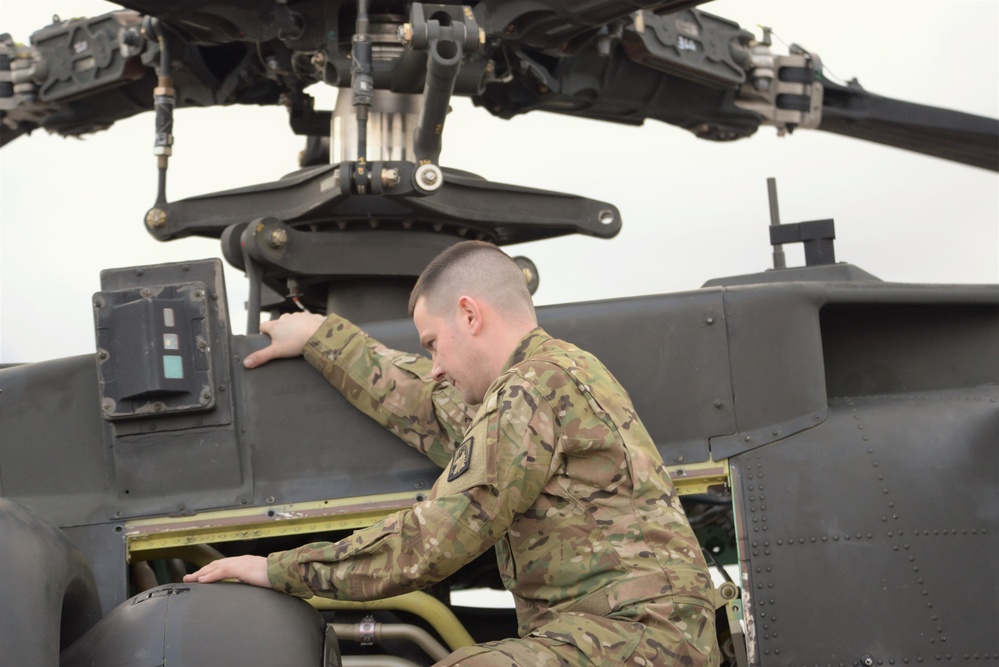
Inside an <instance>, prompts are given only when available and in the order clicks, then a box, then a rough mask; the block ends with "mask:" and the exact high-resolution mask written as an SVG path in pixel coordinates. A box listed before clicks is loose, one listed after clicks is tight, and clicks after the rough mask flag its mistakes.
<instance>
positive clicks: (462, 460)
mask: <svg viewBox="0 0 999 667" xmlns="http://www.w3.org/2000/svg"><path fill="white" fill-rule="evenodd" d="M474 442H475V436H469V438H468V440H466V441H465V442H463V443H461V445H460V446H459V447H458V449H456V450H454V454H453V455H452V456H451V467H450V468H449V469H448V473H447V481H449V482H453V481H454V480H456V479H457V478H459V477H461V476H462V475H463V474H465V472H466V471H467V470H468V466H469V464H470V463H471V462H472V444H473V443H474Z"/></svg>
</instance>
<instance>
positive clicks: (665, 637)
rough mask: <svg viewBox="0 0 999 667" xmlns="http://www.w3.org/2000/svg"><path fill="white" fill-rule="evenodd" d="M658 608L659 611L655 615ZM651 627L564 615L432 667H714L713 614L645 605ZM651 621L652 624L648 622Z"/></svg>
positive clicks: (458, 653) (689, 608)
mask: <svg viewBox="0 0 999 667" xmlns="http://www.w3.org/2000/svg"><path fill="white" fill-rule="evenodd" d="M656 607H661V609H656ZM646 611H648V612H650V615H651V616H660V614H659V613H657V612H660V611H662V612H666V613H667V616H666V617H665V618H662V619H661V621H664V622H659V621H660V619H656V622H654V623H653V624H648V625H647V624H645V623H635V622H631V621H626V620H618V619H613V618H607V617H603V616H593V615H591V614H580V613H567V614H564V615H563V616H562V617H561V618H559V619H558V620H556V621H553V622H552V623H549V624H547V625H545V626H542V627H541V628H539V629H538V630H536V631H534V632H532V633H531V634H529V635H528V636H526V637H523V638H521V639H503V640H500V641H494V642H487V643H484V644H476V645H474V646H468V647H465V648H462V649H459V650H457V651H455V652H454V653H452V654H451V655H450V656H448V657H447V658H445V659H444V660H441V661H440V662H438V663H436V664H435V665H434V667H591V666H592V667H606V666H608V665H610V666H613V667H624V666H625V665H627V666H628V667H631V666H636V667H674V666H675V667H681V666H682V667H716V666H717V665H718V663H719V661H720V654H719V652H718V644H717V639H716V636H715V623H714V611H713V610H709V609H707V608H706V607H702V606H700V605H682V604H670V605H661V606H660V605H649V606H647V607H646ZM650 620H651V619H650Z"/></svg>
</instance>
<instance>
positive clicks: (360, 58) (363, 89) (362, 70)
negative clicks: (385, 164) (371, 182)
mask: <svg viewBox="0 0 999 667" xmlns="http://www.w3.org/2000/svg"><path fill="white" fill-rule="evenodd" d="M351 41H352V44H351V60H352V61H353V62H352V63H351V72H350V73H351V78H350V87H351V90H352V92H353V103H354V106H355V107H357V164H358V167H359V169H363V168H364V164H365V162H366V161H367V159H368V156H367V152H368V109H369V108H370V107H371V99H372V95H373V93H374V87H375V85H374V78H373V77H372V71H373V70H372V65H371V35H369V34H368V0H358V2H357V23H356V25H355V29H354V36H353V38H352V40H351ZM359 180H360V181H362V182H363V181H365V180H366V178H360V179H359ZM359 185H360V184H359ZM362 187H363V186H362Z"/></svg>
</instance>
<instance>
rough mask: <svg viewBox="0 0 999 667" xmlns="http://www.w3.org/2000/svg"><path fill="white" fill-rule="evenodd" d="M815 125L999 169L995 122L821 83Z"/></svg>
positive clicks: (998, 137)
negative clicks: (819, 111) (818, 119)
mask: <svg viewBox="0 0 999 667" xmlns="http://www.w3.org/2000/svg"><path fill="white" fill-rule="evenodd" d="M822 85H823V88H824V98H823V103H822V122H821V124H820V125H819V127H818V129H820V130H825V131H827V132H834V133H836V134H842V135H846V136H848V137H854V138H856V139H863V140H865V141H873V142H875V143H879V144H885V145H887V146H895V147H896V148H902V149H905V150H909V151H914V152H916V153H923V154H926V155H933V156H935V157H939V158H943V159H945V160H951V161H954V162H961V163H963V164H967V165H971V166H973V167H980V168H982V169H991V170H992V171H999V120H997V119H995V118H985V117H983V116H975V115H972V114H968V113H963V112H960V111H952V110H950V109H940V108H937V107H929V106H924V105H922V104H914V103H912V102H903V101H901V100H895V99H891V98H889V97H881V96H879V95H874V94H872V93H869V92H867V91H866V90H864V89H863V88H860V87H859V86H857V85H848V86H841V85H838V84H835V83H832V82H830V81H823V84H822Z"/></svg>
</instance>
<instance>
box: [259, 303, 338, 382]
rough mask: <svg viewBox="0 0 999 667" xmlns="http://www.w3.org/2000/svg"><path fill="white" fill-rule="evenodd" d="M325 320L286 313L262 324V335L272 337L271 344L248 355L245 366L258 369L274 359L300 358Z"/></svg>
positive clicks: (320, 317)
mask: <svg viewBox="0 0 999 667" xmlns="http://www.w3.org/2000/svg"><path fill="white" fill-rule="evenodd" d="M325 319H326V318H325V317H323V316H322V315H317V314H315V313H285V314H284V315H282V316H281V317H279V318H278V319H276V320H270V321H268V322H261V323H260V333H264V334H267V335H268V336H270V337H271V344H270V345H268V346H267V347H265V348H264V349H262V350H257V351H256V352H254V353H253V354H249V355H247V357H246V359H243V366H245V367H246V368H256V367H257V366H262V365H263V364H266V363H267V362H268V361H270V360H272V359H283V358H287V357H297V356H299V355H300V354H302V350H304V349H305V343H306V342H308V340H309V339H310V338H312V335H313V334H314V333H316V331H317V330H318V329H319V327H320V325H321V324H322V323H323V321H324V320H325Z"/></svg>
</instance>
